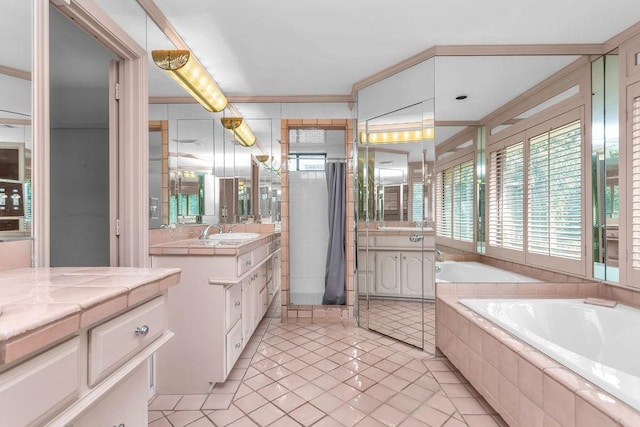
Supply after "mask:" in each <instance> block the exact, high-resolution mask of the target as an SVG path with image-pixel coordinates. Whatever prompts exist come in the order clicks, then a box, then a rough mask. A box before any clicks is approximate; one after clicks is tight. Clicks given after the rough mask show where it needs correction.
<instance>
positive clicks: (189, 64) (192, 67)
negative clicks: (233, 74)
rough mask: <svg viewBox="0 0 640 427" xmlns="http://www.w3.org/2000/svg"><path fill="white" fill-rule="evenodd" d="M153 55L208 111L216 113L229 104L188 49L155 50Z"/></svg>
mask: <svg viewBox="0 0 640 427" xmlns="http://www.w3.org/2000/svg"><path fill="white" fill-rule="evenodd" d="M151 57H152V58H153V62H154V63H155V64H156V65H157V66H158V67H160V68H161V69H163V70H165V71H166V72H167V73H168V74H169V75H170V76H171V77H172V78H173V79H174V80H175V81H176V82H178V84H180V86H182V87H183V88H184V89H185V90H186V91H187V92H188V93H189V95H191V96H192V97H193V98H194V99H195V100H196V101H198V103H200V105H202V106H203V107H204V108H205V109H206V110H207V111H210V112H214V113H215V112H218V111H222V110H224V108H225V107H226V106H227V97H226V96H225V95H224V94H223V93H222V90H220V87H219V86H218V85H217V84H216V82H215V81H214V80H213V78H212V77H211V76H210V75H209V73H207V71H206V70H205V69H204V67H203V66H202V65H201V64H200V62H199V61H198V60H197V59H196V57H195V56H193V55H192V54H191V52H189V51H188V50H177V49H176V50H154V51H152V52H151Z"/></svg>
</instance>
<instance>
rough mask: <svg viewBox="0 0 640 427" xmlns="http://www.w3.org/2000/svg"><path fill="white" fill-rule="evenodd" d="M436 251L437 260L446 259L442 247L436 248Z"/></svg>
mask: <svg viewBox="0 0 640 427" xmlns="http://www.w3.org/2000/svg"><path fill="white" fill-rule="evenodd" d="M434 252H435V253H436V261H438V262H442V261H444V255H443V254H442V252H441V251H440V249H435V250H434Z"/></svg>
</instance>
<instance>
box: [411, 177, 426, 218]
mask: <svg viewBox="0 0 640 427" xmlns="http://www.w3.org/2000/svg"><path fill="white" fill-rule="evenodd" d="M423 188H424V186H423V184H422V182H414V183H413V184H412V185H411V221H419V222H421V221H422V220H423V219H424V214H423V205H424V197H423Z"/></svg>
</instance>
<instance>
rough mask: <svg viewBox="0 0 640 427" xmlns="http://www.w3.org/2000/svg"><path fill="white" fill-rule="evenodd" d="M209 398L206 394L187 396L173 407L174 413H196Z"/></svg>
mask: <svg viewBox="0 0 640 427" xmlns="http://www.w3.org/2000/svg"><path fill="white" fill-rule="evenodd" d="M208 397H209V395H208V394H187V395H185V396H183V397H182V399H180V401H179V402H178V404H177V405H176V406H175V407H174V409H175V410H176V411H197V410H200V408H201V407H202V404H203V403H204V402H205V400H207V398H208Z"/></svg>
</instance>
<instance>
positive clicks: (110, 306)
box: [0, 267, 180, 368]
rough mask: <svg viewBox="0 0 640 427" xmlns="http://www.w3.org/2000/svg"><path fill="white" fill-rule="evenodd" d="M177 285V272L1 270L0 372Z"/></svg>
mask: <svg viewBox="0 0 640 427" xmlns="http://www.w3.org/2000/svg"><path fill="white" fill-rule="evenodd" d="M179 281H180V269H179V268H133V267H52V268H20V269H15V270H7V271H3V272H0V368H1V367H2V365H4V364H7V363H10V362H13V361H15V360H17V359H19V358H22V357H24V356H27V355H29V354H31V353H33V352H36V351H38V350H39V349H41V348H44V347H45V346H47V345H49V344H51V343H54V342H56V341H58V340H60V339H63V338H65V337H67V336H72V335H73V334H75V333H76V332H77V331H78V330H79V329H81V328H84V327H87V326H90V325H93V324H96V323H97V322H100V321H102V320H104V319H106V318H108V317H110V316H111V315H113V314H115V313H118V312H120V311H122V310H124V309H126V308H127V307H131V306H135V305H137V304H139V303H140V302H142V301H145V300H147V299H149V298H151V297H154V296H156V295H158V294H159V293H161V292H162V291H164V290H165V289H167V288H168V287H170V286H173V285H176V284H178V282H179Z"/></svg>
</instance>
